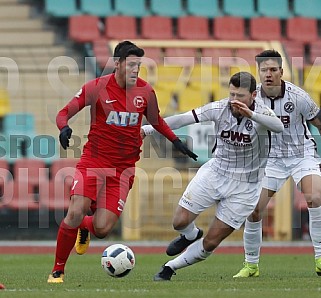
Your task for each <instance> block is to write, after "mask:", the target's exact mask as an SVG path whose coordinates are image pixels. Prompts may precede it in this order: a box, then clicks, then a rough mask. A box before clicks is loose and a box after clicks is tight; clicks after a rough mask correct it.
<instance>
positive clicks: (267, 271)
mask: <svg viewBox="0 0 321 298" xmlns="http://www.w3.org/2000/svg"><path fill="white" fill-rule="evenodd" d="M168 259H169V258H168V257H167V256H165V255H159V254H158V255H141V254H136V266H135V268H134V270H133V271H132V272H131V273H130V274H129V275H128V276H126V277H124V278H119V279H116V278H112V277H109V276H107V274H106V273H105V272H104V271H103V270H102V268H101V267H100V256H99V255H95V254H87V255H83V256H78V255H75V254H73V255H71V257H70V259H69V263H68V265H67V267H66V275H65V282H64V284H47V282H46V281H47V277H48V274H49V273H50V270H51V268H52V263H53V256H52V255H46V254H42V255H5V254H2V255H1V254H0V282H1V283H3V284H4V285H5V286H6V290H0V298H2V297H23V298H28V297H32V298H38V297H59V298H62V297H63V298H65V297H66V298H68V297H79V298H80V297H95V298H96V297H112V298H114V297H115V298H116V297H169V298H170V297H206V298H207V297H218V298H225V297H235V298H242V297H247V298H249V297H257V298H264V297H268V298H271V297H272V298H278V297H282V298H286V297H289V298H290V297H291V298H293V297H309V298H311V297H321V277H318V276H317V275H316V274H315V268H314V260H313V256H312V255H263V256H262V257H261V263H260V273H261V274H260V277H258V278H248V279H241V280H240V279H238V280H234V279H233V278H232V275H233V274H235V273H236V272H237V271H238V270H239V269H240V268H241V266H242V262H243V255H239V254H231V255H230V254H217V255H215V254H214V255H212V256H211V257H210V258H208V259H207V260H206V261H203V262H200V263H198V264H195V265H193V266H190V267H187V268H184V269H181V270H178V271H177V275H176V276H173V278H172V281H170V282H154V281H152V278H153V275H154V274H155V273H156V272H157V271H158V270H159V268H160V266H161V265H162V264H163V263H164V262H165V261H166V260H168Z"/></svg>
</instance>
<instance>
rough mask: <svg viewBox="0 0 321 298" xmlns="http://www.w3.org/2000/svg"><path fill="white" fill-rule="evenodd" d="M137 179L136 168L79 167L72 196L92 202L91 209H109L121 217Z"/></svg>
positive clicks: (72, 188)
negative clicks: (79, 196) (135, 178)
mask: <svg viewBox="0 0 321 298" xmlns="http://www.w3.org/2000/svg"><path fill="white" fill-rule="evenodd" d="M134 177H135V168H134V167H132V168H127V169H124V170H123V169H117V168H85V167H83V166H81V165H77V168H76V172H75V176H74V180H73V184H72V187H71V193H70V194H71V195H81V196H84V197H87V198H90V199H91V200H92V206H91V209H92V211H93V212H95V210H96V209H97V208H103V209H107V210H109V211H111V212H113V213H115V214H116V215H117V216H120V215H121V213H122V211H123V209H124V206H125V203H126V200H127V196H128V193H129V190H130V189H131V188H132V185H133V182H134Z"/></svg>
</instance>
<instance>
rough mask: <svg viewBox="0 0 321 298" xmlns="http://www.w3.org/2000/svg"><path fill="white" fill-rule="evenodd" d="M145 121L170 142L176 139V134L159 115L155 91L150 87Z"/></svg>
mask: <svg viewBox="0 0 321 298" xmlns="http://www.w3.org/2000/svg"><path fill="white" fill-rule="evenodd" d="M145 117H146V119H147V121H148V122H149V123H150V124H151V125H152V126H153V127H154V128H155V129H156V130H157V131H158V132H159V133H161V134H162V135H164V136H165V137H166V138H167V139H168V140H170V141H171V142H172V141H174V140H175V139H177V136H176V135H175V134H174V132H173V131H172V130H171V129H170V128H169V126H168V125H167V124H166V122H165V121H164V119H163V118H162V117H161V116H160V115H159V108H158V103H157V97H156V94H155V91H154V90H153V89H151V91H150V96H149V99H148V104H147V108H146V111H145Z"/></svg>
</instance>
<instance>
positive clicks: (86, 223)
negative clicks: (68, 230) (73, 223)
mask: <svg viewBox="0 0 321 298" xmlns="http://www.w3.org/2000/svg"><path fill="white" fill-rule="evenodd" d="M79 228H80V229H86V230H88V231H89V232H90V233H91V234H93V235H95V236H96V234H95V229H94V225H93V216H92V215H91V216H88V215H86V216H85V217H84V219H83V220H82V222H81V224H80V226H79Z"/></svg>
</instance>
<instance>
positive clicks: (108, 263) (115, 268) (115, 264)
mask: <svg viewBox="0 0 321 298" xmlns="http://www.w3.org/2000/svg"><path fill="white" fill-rule="evenodd" d="M101 266H102V267H103V269H104V270H105V272H106V273H107V274H108V275H110V276H112V277H124V276H126V275H127V274H128V273H129V272H130V271H132V269H133V268H134V266H135V255H134V253H133V251H132V250H131V249H130V248H129V247H128V246H126V245H123V244H113V245H111V246H108V247H107V248H106V249H105V250H104V251H103V254H102V256H101Z"/></svg>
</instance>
